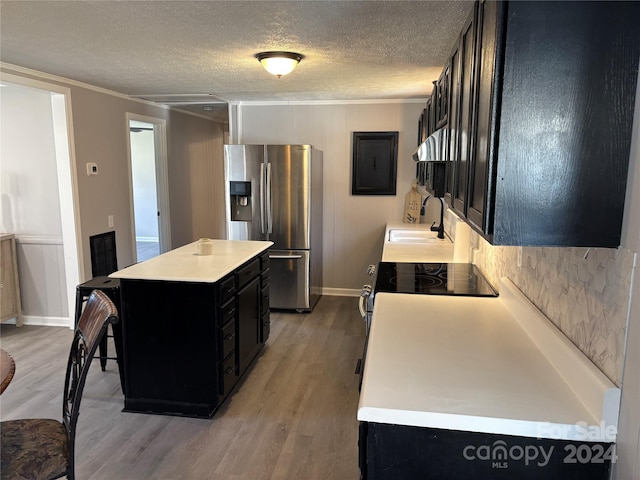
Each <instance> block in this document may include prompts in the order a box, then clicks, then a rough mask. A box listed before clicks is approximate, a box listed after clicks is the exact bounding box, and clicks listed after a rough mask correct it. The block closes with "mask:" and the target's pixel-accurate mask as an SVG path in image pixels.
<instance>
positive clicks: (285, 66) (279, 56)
mask: <svg viewBox="0 0 640 480" xmlns="http://www.w3.org/2000/svg"><path fill="white" fill-rule="evenodd" d="M256 58H257V59H258V61H259V62H260V63H261V64H262V66H263V67H264V68H265V70H266V71H267V72H269V73H270V74H272V75H275V76H276V77H278V78H280V77H281V76H282V75H286V74H287V73H291V72H292V71H293V69H294V68H296V66H297V65H298V63H300V60H302V59H303V58H304V55H301V54H299V53H293V52H260V53H258V54H256Z"/></svg>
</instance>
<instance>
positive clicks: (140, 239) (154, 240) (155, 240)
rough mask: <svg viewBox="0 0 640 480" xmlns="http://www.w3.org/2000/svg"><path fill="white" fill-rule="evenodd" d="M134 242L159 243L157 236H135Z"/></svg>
mask: <svg viewBox="0 0 640 480" xmlns="http://www.w3.org/2000/svg"><path fill="white" fill-rule="evenodd" d="M136 242H151V243H159V242H160V239H159V238H158V237H136Z"/></svg>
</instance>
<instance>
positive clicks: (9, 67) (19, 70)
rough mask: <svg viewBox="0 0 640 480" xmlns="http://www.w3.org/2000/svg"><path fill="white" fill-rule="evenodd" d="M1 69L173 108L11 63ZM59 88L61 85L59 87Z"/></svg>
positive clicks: (168, 108) (4, 64)
mask: <svg viewBox="0 0 640 480" xmlns="http://www.w3.org/2000/svg"><path fill="white" fill-rule="evenodd" d="M0 68H6V69H7V70H12V71H14V72H17V73H23V74H25V75H36V76H38V77H40V78H43V79H45V80H49V81H52V82H61V83H65V84H68V85H72V86H74V87H81V88H86V89H87V90H92V91H94V92H98V93H104V94H105V95H111V96H113V97H119V98H124V99H127V100H131V101H133V102H138V103H143V104H145V105H155V106H157V107H159V108H163V109H165V110H170V109H171V108H170V107H168V106H166V105H162V104H157V103H154V102H150V101H149V100H143V99H141V98H135V97H131V96H129V95H126V94H124V93H120V92H116V91H115V90H108V89H106V88H102V87H97V86H95V85H91V84H89V83H84V82H79V81H78V80H73V79H71V78H67V77H60V76H58V75H53V74H51V73H46V72H41V71H39V70H32V69H31V68H27V67H21V66H20V65H14V64H11V63H6V62H0ZM8 75H10V74H8ZM20 78H24V77H20ZM58 87H59V85H58Z"/></svg>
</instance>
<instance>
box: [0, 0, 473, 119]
mask: <svg viewBox="0 0 640 480" xmlns="http://www.w3.org/2000/svg"><path fill="white" fill-rule="evenodd" d="M470 10H471V2H470V1H190V0H188V1H159V0H152V1H111V0H109V1H107V0H99V1H24V0H19V1H12V0H1V1H0V60H2V61H3V62H6V63H11V64H15V65H20V66H23V67H27V68H32V69H35V70H40V71H43V72H47V73H51V74H55V75H60V76H63V77H67V78H71V79H74V80H78V81H81V82H86V83H89V84H91V85H96V86H99V87H104V88H107V89H110V90H114V91H117V92H120V93H123V94H126V95H130V96H135V97H143V98H148V99H151V100H153V101H160V102H162V103H170V101H173V102H175V104H185V105H187V104H190V103H197V104H198V107H197V108H201V105H203V104H206V103H215V102H216V101H218V102H241V101H265V102H268V101H316V100H319V101H322V100H368V99H372V100H373V99H375V100H378V99H412V98H422V97H425V96H427V95H429V94H430V93H431V88H432V84H431V82H432V81H433V80H435V79H437V77H438V76H439V74H440V71H441V70H442V67H443V65H444V63H445V61H446V60H447V58H448V56H449V53H450V51H451V49H452V47H453V44H454V42H455V41H456V39H457V36H458V33H459V32H460V29H461V28H462V24H463V22H464V21H465V19H466V17H467V15H468V14H469V12H470ZM265 50H289V51H294V52H298V53H302V54H303V55H305V58H304V59H303V60H302V62H301V63H300V65H299V66H298V68H297V69H296V70H294V71H293V73H291V74H290V75H288V76H285V77H282V78H281V79H278V78H276V77H273V76H271V75H270V74H268V73H267V72H266V71H265V70H264V69H263V68H262V67H261V66H260V64H259V63H258V61H257V60H256V59H255V57H254V55H255V54H256V53H258V52H260V51H265ZM194 108H195V107H194Z"/></svg>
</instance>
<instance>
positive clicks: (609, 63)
mask: <svg viewBox="0 0 640 480" xmlns="http://www.w3.org/2000/svg"><path fill="white" fill-rule="evenodd" d="M508 10H509V11H508V15H507V25H506V34H505V52H504V53H505V55H504V58H505V60H504V74H503V84H502V95H501V104H500V119H499V122H500V127H499V128H500V131H499V135H498V139H497V142H498V153H497V172H496V199H495V202H494V208H495V222H494V230H493V237H492V241H493V242H494V243H495V244H499V245H540V246H545V245H554V246H574V247H580V246H590V247H617V246H618V245H619V244H620V233H621V227H622V215H623V211H624V202H625V188H626V182H627V171H628V165H629V153H630V145H631V134H632V125H633V111H634V103H635V95H636V89H637V83H636V82H637V75H638V59H639V58H640V36H638V25H639V24H640V2H535V1H532V2H526V1H525V2H519V1H518V2H515V1H514V2H509V4H508Z"/></svg>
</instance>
